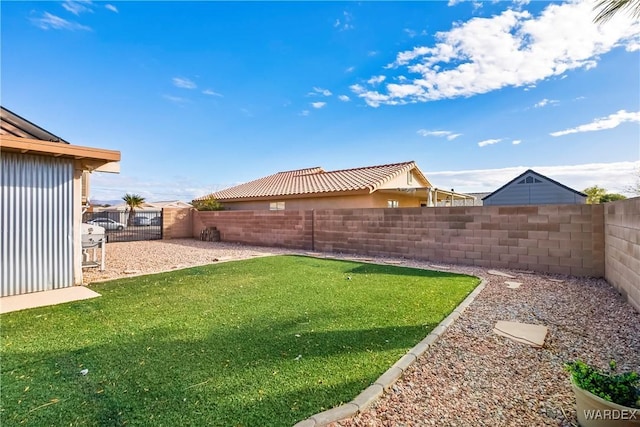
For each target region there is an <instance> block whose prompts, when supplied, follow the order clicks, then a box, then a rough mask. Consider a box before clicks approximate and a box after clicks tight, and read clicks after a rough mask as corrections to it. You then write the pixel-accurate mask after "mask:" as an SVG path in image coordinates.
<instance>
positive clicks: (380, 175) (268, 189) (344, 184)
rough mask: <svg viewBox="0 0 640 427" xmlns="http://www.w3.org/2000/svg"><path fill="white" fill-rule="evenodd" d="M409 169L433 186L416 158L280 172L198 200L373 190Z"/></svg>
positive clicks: (365, 191)
mask: <svg viewBox="0 0 640 427" xmlns="http://www.w3.org/2000/svg"><path fill="white" fill-rule="evenodd" d="M410 171H412V175H413V176H417V177H418V178H419V179H420V180H421V181H422V182H424V183H426V184H427V185H429V186H430V184H429V181H428V180H427V178H426V177H425V176H424V174H422V172H421V171H420V169H418V167H417V165H416V164H415V162H413V161H410V162H403V163H393V164H387V165H378V166H367V167H361V168H354V169H343V170H337V171H329V172H326V171H325V170H324V169H322V168H321V167H313V168H306V169H298V170H292V171H285V172H278V173H276V174H273V175H269V176H267V177H264V178H260V179H256V180H254V181H250V182H247V183H244V184H240V185H237V186H235V187H231V188H227V189H225V190H221V191H217V192H215V193H212V194H209V195H208V196H204V197H200V198H198V199H196V200H202V199H205V198H208V197H213V198H215V199H216V200H219V201H230V200H240V199H256V198H271V197H279V196H294V195H311V194H324V195H329V194H334V193H340V192H364V193H372V192H374V191H376V190H377V189H378V188H380V187H381V186H383V185H384V184H385V183H388V182H389V181H391V180H393V179H394V178H396V177H398V176H399V175H401V174H403V173H406V172H410Z"/></svg>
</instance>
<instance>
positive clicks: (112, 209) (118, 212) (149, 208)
mask: <svg viewBox="0 0 640 427" xmlns="http://www.w3.org/2000/svg"><path fill="white" fill-rule="evenodd" d="M192 207H193V206H192V205H191V204H190V203H186V202H182V201H180V200H169V201H160V202H144V203H143V204H142V206H140V207H138V208H136V209H135V211H136V216H138V214H140V216H144V217H147V218H149V219H151V218H153V217H155V216H156V214H157V213H159V212H161V211H162V209H163V208H192ZM85 216H87V217H90V218H99V217H103V218H111V219H112V220H114V221H118V222H122V223H124V224H127V222H128V220H129V205H127V204H126V203H120V204H119V205H113V206H106V207H104V206H93V207H91V209H90V210H88V211H87V213H86V214H85Z"/></svg>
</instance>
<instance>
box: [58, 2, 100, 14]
mask: <svg viewBox="0 0 640 427" xmlns="http://www.w3.org/2000/svg"><path fill="white" fill-rule="evenodd" d="M91 6H92V2H91V1H90V0H66V1H64V2H62V7H64V8H65V9H66V10H67V11H69V12H71V13H73V14H74V15H76V16H78V15H80V14H81V13H86V12H93V10H92V9H91Z"/></svg>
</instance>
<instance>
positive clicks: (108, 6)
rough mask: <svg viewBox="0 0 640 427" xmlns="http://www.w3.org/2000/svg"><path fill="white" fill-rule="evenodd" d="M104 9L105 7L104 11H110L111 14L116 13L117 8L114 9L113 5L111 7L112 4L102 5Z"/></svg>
mask: <svg viewBox="0 0 640 427" xmlns="http://www.w3.org/2000/svg"><path fill="white" fill-rule="evenodd" d="M104 7H105V8H106V9H108V10H110V11H111V12H115V13H118V8H117V7H115V6H114V5H112V4H105V5H104Z"/></svg>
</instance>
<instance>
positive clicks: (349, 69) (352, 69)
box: [344, 66, 356, 73]
mask: <svg viewBox="0 0 640 427" xmlns="http://www.w3.org/2000/svg"><path fill="white" fill-rule="evenodd" d="M355 69H356V67H353V66H352V67H348V68H347V69H346V70H344V72H345V73H353V71H354V70H355Z"/></svg>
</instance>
